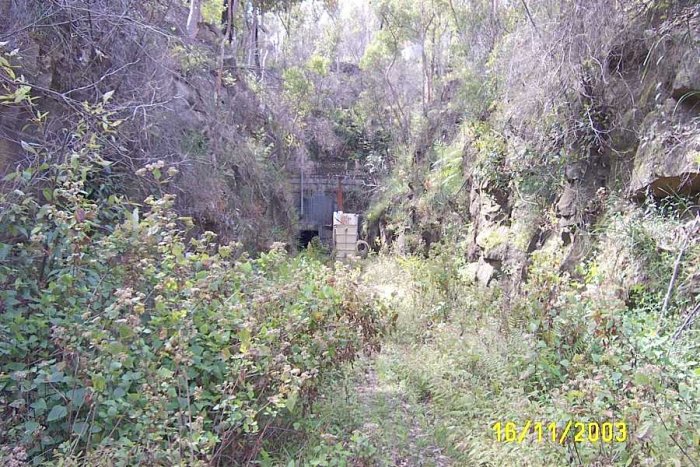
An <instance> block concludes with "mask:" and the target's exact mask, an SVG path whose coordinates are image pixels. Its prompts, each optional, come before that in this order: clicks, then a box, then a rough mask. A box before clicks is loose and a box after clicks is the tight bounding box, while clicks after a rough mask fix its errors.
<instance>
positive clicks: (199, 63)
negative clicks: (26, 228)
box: [172, 44, 216, 75]
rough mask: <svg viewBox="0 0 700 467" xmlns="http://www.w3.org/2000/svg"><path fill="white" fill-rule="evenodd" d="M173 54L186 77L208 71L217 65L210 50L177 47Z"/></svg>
mask: <svg viewBox="0 0 700 467" xmlns="http://www.w3.org/2000/svg"><path fill="white" fill-rule="evenodd" d="M172 54H173V57H174V58H175V59H176V60H177V61H178V63H179V65H180V69H181V70H182V73H183V74H185V75H192V74H195V73H201V72H204V71H207V70H209V69H211V68H212V67H213V66H214V65H215V63H216V61H215V59H214V57H213V56H212V54H211V51H210V50H209V49H206V48H204V47H200V46H197V45H180V44H178V45H175V46H174V47H173V48H172Z"/></svg>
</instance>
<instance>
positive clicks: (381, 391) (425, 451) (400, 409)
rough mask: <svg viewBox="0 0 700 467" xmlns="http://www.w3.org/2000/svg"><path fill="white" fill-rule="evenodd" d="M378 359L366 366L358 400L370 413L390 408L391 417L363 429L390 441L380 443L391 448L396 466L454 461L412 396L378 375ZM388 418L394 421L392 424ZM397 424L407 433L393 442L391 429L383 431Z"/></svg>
mask: <svg viewBox="0 0 700 467" xmlns="http://www.w3.org/2000/svg"><path fill="white" fill-rule="evenodd" d="M373 363H374V362H369V365H368V366H367V367H366V368H365V371H364V374H365V380H364V382H363V383H362V384H359V385H358V386H357V388H356V389H357V393H358V402H360V403H361V404H363V405H364V409H363V411H364V412H366V413H373V412H375V413H381V412H384V411H386V409H389V411H390V417H389V419H388V420H387V419H385V420H384V422H385V423H383V424H378V423H375V422H368V423H365V425H364V426H363V431H364V432H365V434H367V435H369V436H370V437H371V438H372V439H373V440H375V441H389V442H388V443H387V445H386V446H378V447H379V448H380V449H382V450H385V451H388V452H387V454H389V456H388V457H389V459H388V460H390V461H391V463H392V465H395V466H407V467H408V466H411V467H412V466H436V467H444V466H449V465H452V463H451V462H450V459H449V458H448V457H447V456H445V455H443V453H442V450H441V449H440V448H439V447H437V446H436V445H435V444H434V443H433V442H432V439H431V436H430V434H429V433H426V431H425V430H424V428H423V427H422V426H421V423H420V418H421V417H420V414H418V413H416V410H417V409H419V407H417V406H415V405H411V404H410V402H409V401H408V397H407V396H406V395H405V394H403V393H402V392H401V391H395V392H394V391H387V390H386V388H385V387H384V386H383V385H382V382H381V381H380V380H379V377H378V376H377V371H376V370H375V368H374V367H373ZM386 422H390V423H389V424H388V425H387V424H386ZM393 424H396V426H397V428H398V427H399V426H400V425H402V426H403V428H404V429H405V430H406V436H405V437H401V438H400V440H399V441H401V442H400V443H398V444H394V443H391V442H390V441H391V436H387V435H390V433H386V432H385V433H381V432H382V431H384V430H387V429H390V426H391V425H393ZM377 435H383V436H379V437H378V436H377Z"/></svg>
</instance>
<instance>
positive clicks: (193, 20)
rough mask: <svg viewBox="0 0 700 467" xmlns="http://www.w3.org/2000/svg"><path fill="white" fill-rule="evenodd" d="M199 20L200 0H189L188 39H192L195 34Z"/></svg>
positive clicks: (200, 15) (200, 18) (200, 12)
mask: <svg viewBox="0 0 700 467" xmlns="http://www.w3.org/2000/svg"><path fill="white" fill-rule="evenodd" d="M201 20H202V0H190V14H189V16H188V17H187V35H188V36H189V37H190V39H194V38H195V36H197V31H198V30H199V23H200V21H201Z"/></svg>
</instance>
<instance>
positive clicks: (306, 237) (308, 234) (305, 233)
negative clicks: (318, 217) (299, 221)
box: [299, 230, 318, 249]
mask: <svg viewBox="0 0 700 467" xmlns="http://www.w3.org/2000/svg"><path fill="white" fill-rule="evenodd" d="M314 237H318V230H300V231H299V248H300V249H303V248H306V247H308V246H309V243H311V240H312V239H313V238H314Z"/></svg>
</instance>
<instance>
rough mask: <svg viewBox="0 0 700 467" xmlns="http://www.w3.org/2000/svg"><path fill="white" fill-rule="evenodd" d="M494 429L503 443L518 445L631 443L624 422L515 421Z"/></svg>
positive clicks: (499, 423) (496, 436) (497, 439)
mask: <svg viewBox="0 0 700 467" xmlns="http://www.w3.org/2000/svg"><path fill="white" fill-rule="evenodd" d="M492 430H493V433H494V436H495V439H496V441H497V442H499V443H517V444H522V443H524V442H529V441H534V442H537V443H542V442H553V443H559V444H564V443H565V442H566V441H567V440H571V441H573V442H574V443H608V444H610V443H623V442H625V441H627V436H628V432H627V423H626V422H624V421H617V422H616V421H606V422H576V421H573V420H569V421H568V422H566V423H563V422H562V423H557V422H546V421H534V420H526V421H525V423H523V424H520V425H518V424H517V423H515V422H510V421H506V422H501V421H498V422H496V423H494V424H493V426H492Z"/></svg>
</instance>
